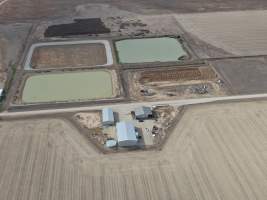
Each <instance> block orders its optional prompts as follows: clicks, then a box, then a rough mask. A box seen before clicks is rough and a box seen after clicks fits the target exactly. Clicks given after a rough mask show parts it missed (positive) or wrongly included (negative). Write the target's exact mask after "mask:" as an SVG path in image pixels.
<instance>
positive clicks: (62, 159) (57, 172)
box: [0, 102, 267, 200]
mask: <svg viewBox="0 0 267 200" xmlns="http://www.w3.org/2000/svg"><path fill="white" fill-rule="evenodd" d="M266 113H267V102H254V103H253V102H251V103H230V104H214V105H207V106H196V107H192V108H189V109H188V110H187V111H186V113H185V114H184V116H183V118H182V119H181V121H180V123H179V124H178V126H177V127H176V129H175V131H174V132H173V133H172V134H171V136H170V138H169V140H168V141H167V143H166V144H165V146H164V147H163V149H162V151H145V152H140V151H138V152H129V153H119V154H111V155H103V154H99V153H97V152H96V151H95V150H94V149H93V148H92V147H91V146H90V144H89V143H88V142H87V141H86V140H85V139H84V138H83V137H82V136H81V134H79V133H78V132H77V131H76V130H75V129H74V128H73V127H72V126H71V125H70V124H68V123H66V122H65V121H62V120H59V119H42V120H39V119H36V120H30V121H25V120H23V121H11V122H7V121H1V122H0V149H1V151H0V161H1V162H0V177H1V178H0V183H1V184H0V195H1V198H2V199H21V200H24V199H25V200H36V199H40V200H58V199H65V200H68V199H77V200H79V199H92V200H93V199H118V200H120V199H123V200H124V199H133V200H134V199H151V200H152V199H153V200H157V199H159V200H160V199H190V200H197V199H198V200H207V199H212V200H221V199H227V200H236V199H242V200H251V199H259V200H265V199H266V195H267V192H266V187H267V182H266V173H267V172H266V164H267V163H266V160H267V157H266V156H267V146H266V144H267V135H266V131H265V130H266V129H267V121H266V119H267V114H266Z"/></svg>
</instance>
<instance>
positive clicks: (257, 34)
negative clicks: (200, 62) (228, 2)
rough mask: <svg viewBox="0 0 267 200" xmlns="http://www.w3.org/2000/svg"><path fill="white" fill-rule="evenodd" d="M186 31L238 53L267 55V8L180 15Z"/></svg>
mask: <svg viewBox="0 0 267 200" xmlns="http://www.w3.org/2000/svg"><path fill="white" fill-rule="evenodd" d="M176 19H177V21H178V22H179V23H180V24H181V25H182V26H183V28H184V29H185V31H187V32H189V33H190V34H192V35H194V36H196V37H198V38H199V39H201V40H203V41H204V42H207V43H209V44H211V45H213V46H215V47H217V48H219V49H223V50H224V51H226V52H229V53H232V54H235V55H241V56H244V55H266V54H267V43H266V42H265V41H266V40H267V25H266V23H265V22H266V20H267V11H239V12H218V13H205V14H188V15H177V16H176Z"/></svg>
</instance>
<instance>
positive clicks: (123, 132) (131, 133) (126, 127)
mask: <svg viewBox="0 0 267 200" xmlns="http://www.w3.org/2000/svg"><path fill="white" fill-rule="evenodd" d="M116 129H117V138H118V142H120V141H127V140H132V141H137V138H136V133H135V128H134V125H133V124H132V123H129V122H119V123H117V124H116Z"/></svg>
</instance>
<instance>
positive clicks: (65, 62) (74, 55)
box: [31, 44, 107, 69]
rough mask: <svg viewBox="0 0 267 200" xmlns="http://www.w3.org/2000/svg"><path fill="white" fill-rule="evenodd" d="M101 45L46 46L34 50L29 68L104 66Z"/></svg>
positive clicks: (103, 54)
mask: <svg viewBox="0 0 267 200" xmlns="http://www.w3.org/2000/svg"><path fill="white" fill-rule="evenodd" d="M106 62H107V57H106V50H105V46H104V45H103V44H86V45H68V46H48V47H39V48H36V49H35V51H34V53H33V56H32V62H31V66H32V67H33V68H34V69H45V68H64V67H72V68H73V67H74V68H75V67H84V66H95V65H103V64H106Z"/></svg>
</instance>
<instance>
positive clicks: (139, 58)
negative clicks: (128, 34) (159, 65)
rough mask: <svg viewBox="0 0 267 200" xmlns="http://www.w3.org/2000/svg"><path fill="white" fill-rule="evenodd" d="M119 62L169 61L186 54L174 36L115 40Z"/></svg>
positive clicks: (176, 59)
mask: <svg viewBox="0 0 267 200" xmlns="http://www.w3.org/2000/svg"><path fill="white" fill-rule="evenodd" d="M115 45H116V50H117V53H118V60H119V62H120V63H142V62H157V61H158V62H171V61H178V60H179V58H181V57H184V56H186V55H187V53H186V51H185V50H184V48H183V46H182V44H181V43H180V42H179V41H178V40H177V39H175V38H170V37H161V38H144V39H126V40H120V41H117V42H116V44H115Z"/></svg>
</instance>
